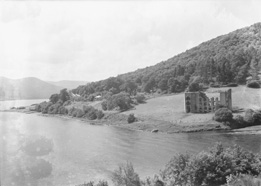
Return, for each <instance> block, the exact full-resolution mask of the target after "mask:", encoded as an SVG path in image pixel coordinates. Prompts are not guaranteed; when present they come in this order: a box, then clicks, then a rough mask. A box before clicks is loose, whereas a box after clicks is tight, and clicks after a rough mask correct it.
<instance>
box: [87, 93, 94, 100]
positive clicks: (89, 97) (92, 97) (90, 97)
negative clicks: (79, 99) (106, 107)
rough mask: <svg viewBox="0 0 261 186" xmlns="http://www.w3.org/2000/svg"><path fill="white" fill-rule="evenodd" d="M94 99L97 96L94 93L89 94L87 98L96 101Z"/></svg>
mask: <svg viewBox="0 0 261 186" xmlns="http://www.w3.org/2000/svg"><path fill="white" fill-rule="evenodd" d="M94 99H95V96H94V95H93V94H91V95H89V96H88V98H87V100H88V101H94Z"/></svg>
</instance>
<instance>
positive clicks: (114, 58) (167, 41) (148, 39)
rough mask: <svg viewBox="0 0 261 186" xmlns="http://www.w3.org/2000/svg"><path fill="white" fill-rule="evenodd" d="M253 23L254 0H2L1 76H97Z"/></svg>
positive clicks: (257, 6)
mask: <svg viewBox="0 0 261 186" xmlns="http://www.w3.org/2000/svg"><path fill="white" fill-rule="evenodd" d="M257 22H261V1H259V0H201V1H198V0H172V1H167V0H154V1H149V0H143V1H138V0H133V1H131V0H128V1H119V0H118V1H117V0H114V1H110V0H103V1H102V0H98V1H83V0H82V1H69V0H67V1H35V0H31V1H1V2H0V76H4V77H7V78H11V79H18V78H24V77H37V78H40V79H42V80H48V81H50V80H51V81H59V80H84V81H98V80H102V79H106V78H108V77H112V76H117V75H118V74H122V73H126V72H130V71H134V70H137V69H139V68H144V67H147V66H152V65H155V64H157V63H159V62H161V61H164V60H167V59H169V58H171V57H173V56H175V55H176V54H179V53H181V52H184V51H186V50H187V49H190V48H192V47H194V46H197V45H198V44H200V43H202V42H204V41H207V40H209V39H212V38H215V37H217V36H219V35H223V34H227V33H229V32H231V31H234V30H236V29H239V28H242V27H246V26H250V25H252V24H254V23H257Z"/></svg>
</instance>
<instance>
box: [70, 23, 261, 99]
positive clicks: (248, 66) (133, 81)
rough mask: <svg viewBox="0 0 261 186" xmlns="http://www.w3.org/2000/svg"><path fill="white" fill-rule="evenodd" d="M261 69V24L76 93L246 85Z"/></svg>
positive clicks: (217, 38) (75, 91)
mask: <svg viewBox="0 0 261 186" xmlns="http://www.w3.org/2000/svg"><path fill="white" fill-rule="evenodd" d="M260 66H261V23H256V24H254V25H252V26H249V27H245V28H242V29H238V30H236V31H233V32H231V33H228V34H226V35H222V36H219V37H216V38H214V39H212V40H209V41H207V42H204V43H202V44H200V45H198V46H196V47H194V48H192V49H190V50H187V51H185V52H183V53H181V54H178V55H176V56H174V57H172V58H170V59H168V60H166V61H163V62H160V63H158V64H156V65H154V66H150V67H146V68H143V69H138V70H136V71H134V72H129V73H126V74H122V75H119V76H117V77H111V78H108V79H105V80H102V81H98V82H92V83H90V84H88V85H83V86H79V87H78V88H76V89H74V90H73V93H77V94H80V95H82V96H83V97H87V96H89V95H90V94H100V93H101V92H103V93H104V92H110V93H111V94H116V93H119V92H121V91H125V92H128V93H135V92H137V91H141V92H152V91H156V90H160V91H164V92H180V91H184V89H185V88H186V87H187V86H188V85H189V84H190V83H192V82H195V81H196V82H198V83H202V84H205V85H208V84H210V83H217V84H228V83H238V84H245V83H246V78H247V77H248V76H250V75H252V76H253V77H256V76H257V73H258V71H259V70H258V69H259V68H260Z"/></svg>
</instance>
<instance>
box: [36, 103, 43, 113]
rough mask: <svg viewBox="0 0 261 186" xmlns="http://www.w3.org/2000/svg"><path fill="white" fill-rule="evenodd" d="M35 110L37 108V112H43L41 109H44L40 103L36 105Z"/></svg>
mask: <svg viewBox="0 0 261 186" xmlns="http://www.w3.org/2000/svg"><path fill="white" fill-rule="evenodd" d="M35 110H36V111H37V112H41V111H42V109H41V105H40V104H37V105H36V106H35Z"/></svg>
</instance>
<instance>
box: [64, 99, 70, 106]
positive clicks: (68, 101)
mask: <svg viewBox="0 0 261 186" xmlns="http://www.w3.org/2000/svg"><path fill="white" fill-rule="evenodd" d="M71 103H72V102H71V100H67V101H65V102H64V103H63V106H68V105H70V104H71Z"/></svg>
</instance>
